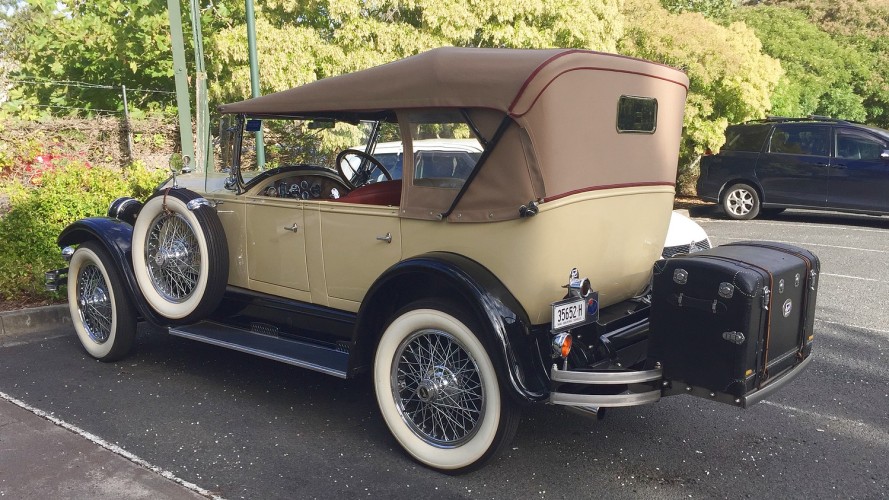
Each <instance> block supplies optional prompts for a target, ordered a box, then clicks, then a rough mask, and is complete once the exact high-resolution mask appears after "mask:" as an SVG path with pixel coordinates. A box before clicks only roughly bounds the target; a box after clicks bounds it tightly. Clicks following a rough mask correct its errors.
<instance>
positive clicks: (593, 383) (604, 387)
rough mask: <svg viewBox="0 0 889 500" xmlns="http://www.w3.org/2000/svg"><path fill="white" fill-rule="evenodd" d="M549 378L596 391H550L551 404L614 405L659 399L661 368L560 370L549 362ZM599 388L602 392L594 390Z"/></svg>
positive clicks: (628, 404) (632, 404)
mask: <svg viewBox="0 0 889 500" xmlns="http://www.w3.org/2000/svg"><path fill="white" fill-rule="evenodd" d="M550 380H552V382H553V383H554V384H557V387H558V386H560V385H562V384H577V385H581V386H584V387H583V388H584V389H588V390H587V391H585V392H595V393H596V394H588V393H583V392H558V391H553V392H551V393H550V396H549V402H550V403H552V404H557V405H565V406H573V407H581V408H587V409H589V408H590V407H592V408H603V407H610V408H614V407H620V406H637V405H644V404H648V403H654V402H655V401H657V400H659V399H661V381H662V380H663V372H662V370H661V369H660V368H655V369H652V370H641V371H577V370H560V369H559V367H558V366H557V365H553V367H552V370H550ZM599 392H604V393H605V394H598V393H599Z"/></svg>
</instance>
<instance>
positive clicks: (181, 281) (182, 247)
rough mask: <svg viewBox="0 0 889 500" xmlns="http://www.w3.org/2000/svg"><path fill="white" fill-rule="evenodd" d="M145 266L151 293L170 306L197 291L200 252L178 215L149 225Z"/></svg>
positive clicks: (194, 238)
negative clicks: (171, 303) (164, 300)
mask: <svg viewBox="0 0 889 500" xmlns="http://www.w3.org/2000/svg"><path fill="white" fill-rule="evenodd" d="M145 262H146V263H147V264H148V274H149V276H150V277H151V284H152V285H153V286H154V289H155V290H156V291H157V292H158V293H159V294H161V296H163V297H164V298H165V299H166V300H168V301H170V302H175V303H179V302H183V301H185V300H186V299H188V298H189V297H190V296H191V294H192V293H193V292H194V290H195V288H197V284H198V275H199V273H200V269H201V252H200V248H199V247H198V240H197V237H196V236H195V232H194V230H193V229H192V227H191V225H190V224H189V223H188V221H187V220H186V219H185V218H184V217H182V216H181V215H179V214H161V215H159V216H157V218H155V220H154V221H152V223H151V226H149V230H148V238H147V240H146V243H145Z"/></svg>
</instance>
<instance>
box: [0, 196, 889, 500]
mask: <svg viewBox="0 0 889 500" xmlns="http://www.w3.org/2000/svg"><path fill="white" fill-rule="evenodd" d="M692 215H693V217H694V218H695V219H696V220H697V221H698V222H699V223H701V225H702V226H703V227H704V228H705V229H706V230H707V231H708V233H709V234H710V236H711V239H712V240H713V242H714V243H715V244H723V243H728V242H732V241H738V240H744V239H764V240H772V241H785V242H788V243H793V244H797V245H801V246H805V247H807V248H809V249H811V250H813V251H815V252H816V253H817V254H818V255H819V256H820V258H821V261H822V277H821V288H820V291H819V296H818V313H817V321H816V329H815V333H816V345H815V350H814V356H815V358H814V361H813V362H812V364H811V365H810V367H809V369H808V370H807V371H806V372H804V373H803V374H802V375H800V377H799V378H798V379H797V380H796V381H794V382H793V384H791V385H790V386H789V387H787V388H786V389H785V390H783V391H781V392H779V393H778V394H776V395H775V396H774V397H770V398H769V399H768V400H766V401H764V402H763V403H760V404H758V405H755V406H754V407H753V408H751V409H749V410H740V409H737V408H733V407H729V406H725V405H720V404H716V403H713V402H709V401H704V400H701V399H696V398H692V397H688V396H677V397H671V398H665V399H663V400H661V401H660V402H658V403H656V404H653V405H647V406H641V407H635V408H624V409H612V410H609V411H608V412H607V413H606V417H605V419H604V420H602V421H593V420H588V419H585V418H583V417H580V416H577V415H574V414H571V413H568V412H565V411H564V410H562V409H560V408H557V407H553V406H546V405H541V406H535V407H532V408H530V409H528V410H527V411H526V412H525V414H524V418H523V421H522V424H521V426H520V428H519V432H518V435H517V437H516V439H515V441H514V442H513V444H512V446H511V447H510V449H508V450H507V452H506V453H504V454H503V456H501V457H500V458H498V459H497V460H495V461H494V462H492V463H491V464H490V465H488V466H487V467H485V468H484V469H482V470H480V471H477V472H474V473H471V474H467V475H463V476H456V477H454V476H447V475H443V474H439V473H436V472H433V471H430V470H428V469H426V468H424V467H422V466H419V465H417V464H416V463H414V462H413V461H411V460H410V458H408V457H407V456H405V454H404V453H403V452H402V451H401V450H400V448H399V447H398V445H397V444H396V443H395V442H394V440H393V439H392V438H391V437H390V435H389V433H388V431H387V430H386V427H385V424H384V423H383V422H382V420H381V418H380V417H379V415H378V413H377V410H376V407H375V401H374V396H373V391H372V388H371V387H370V384H369V383H368V382H367V381H364V380H355V381H344V380H339V379H336V378H333V377H328V376H325V375H321V374H318V373H314V372H309V371H306V370H302V369H299V368H295V367H291V366H288V365H283V364H280V363H274V362H271V361H267V360H264V359H260V358H255V357H252V356H249V355H246V354H241V353H237V352H232V351H227V350H224V349H221V348H217V347H214V346H209V345H204V344H200V343H195V342H191V341H188V340H185V339H180V338H177V337H171V336H169V335H166V334H163V333H160V332H157V331H147V330H144V329H143V331H141V332H140V333H139V335H138V337H137V345H136V350H135V352H134V354H133V355H132V356H130V357H128V358H127V359H125V360H123V361H120V362H117V363H112V364H107V363H99V362H97V361H94V360H93V359H91V358H90V357H89V356H87V355H86V354H85V353H84V352H83V350H82V349H81V348H80V346H79V344H78V343H77V340H76V338H75V337H74V334H73V332H71V331H70V330H60V331H59V332H57V334H55V335H48V336H47V335H44V336H36V335H32V336H22V337H20V338H18V339H17V340H10V339H5V340H4V339H3V338H0V393H3V399H4V400H6V401H5V402H3V401H0V497H4V496H5V497H8V498H47V497H53V498H87V497H88V498H103V495H104V498H142V497H141V496H140V495H142V492H143V489H142V488H143V487H144V485H145V484H146V483H150V482H151V481H155V480H156V481H160V483H161V484H160V485H159V486H157V487H158V488H160V487H162V486H163V487H170V488H172V489H171V490H158V491H157V492H152V494H151V495H149V496H151V498H188V496H198V495H200V494H203V495H218V496H220V497H223V498H264V499H265V498H359V497H361V498H367V497H383V498H411V499H414V498H417V497H422V498H572V499H575V498H590V497H593V496H596V497H604V498H782V499H785V498H807V499H808V498H868V499H869V498H884V497H886V496H889V463H887V462H889V459H887V457H889V431H887V429H889V373H887V371H886V369H885V366H886V364H887V360H889V329H887V327H886V326H885V325H887V324H889V310H887V308H885V307H884V305H883V303H884V302H885V301H886V299H887V297H889V218H874V217H861V216H838V215H836V214H817V213H812V212H796V211H789V212H787V213H785V214H783V215H781V216H778V217H775V218H773V219H757V220H754V221H745V222H734V221H728V220H725V219H723V218H721V217H719V216H718V215H716V214H712V213H709V212H706V213H700V212H694V211H693V213H692ZM59 333H61V335H59ZM9 400H15V401H16V403H17V404H12V403H9ZM18 404H21V405H23V406H26V407H27V408H29V409H30V410H25V409H22V408H21V407H20V406H18ZM35 412H36V413H38V414H43V413H42V412H45V415H47V416H48V417H50V418H51V420H48V419H47V418H45V417H42V416H38V415H36V414H35ZM84 435H86V437H84ZM88 438H89V439H88ZM92 438H95V439H92ZM97 443H99V444H97ZM77 450H82V451H77ZM106 454H112V456H113V457H117V458H116V459H114V458H109V457H106V456H105V455H106ZM121 455H123V456H121ZM53 458H55V460H56V461H53ZM115 467H121V469H120V470H118V469H116V468H115ZM63 472H64V473H65V475H64V476H62V475H61V474H62V473H63ZM63 477H64V478H67V479H64V480H63ZM72 477H73V478H74V480H73V481H74V483H76V482H77V478H78V477H79V480H80V482H81V484H80V485H79V488H80V489H73V487H71V486H69V485H71V484H72V483H71V482H70V480H71V478H72ZM177 481H178V482H177ZM183 483H184V485H183ZM63 486H64V488H71V489H63ZM165 495H166V496H165Z"/></svg>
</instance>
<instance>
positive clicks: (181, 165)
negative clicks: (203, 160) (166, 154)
mask: <svg viewBox="0 0 889 500" xmlns="http://www.w3.org/2000/svg"><path fill="white" fill-rule="evenodd" d="M168 165H169V166H170V172H171V173H172V174H173V175H176V174H179V173H183V174H187V173H189V172H191V157H190V156H188V155H183V154H182V153H173V154H171V155H170V159H169V161H168Z"/></svg>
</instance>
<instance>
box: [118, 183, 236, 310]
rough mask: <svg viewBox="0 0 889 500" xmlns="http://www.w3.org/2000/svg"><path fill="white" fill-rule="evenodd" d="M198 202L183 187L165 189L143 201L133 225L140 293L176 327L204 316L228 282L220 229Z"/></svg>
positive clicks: (198, 198) (206, 205)
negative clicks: (176, 324) (175, 324)
mask: <svg viewBox="0 0 889 500" xmlns="http://www.w3.org/2000/svg"><path fill="white" fill-rule="evenodd" d="M202 200H203V198H202V197H201V196H199V195H198V194H197V193H195V192H193V191H189V190H187V189H173V188H171V189H165V190H163V191H160V192H158V193H157V194H155V195H154V196H152V197H151V198H149V199H148V201H146V202H145V205H144V206H143V207H142V210H141V211H140V212H139V216H138V217H137V218H136V224H135V226H134V227H133V247H132V252H133V271H134V273H135V276H136V282H137V283H138V284H139V289H140V290H142V295H144V296H145V300H146V302H148V304H149V306H151V308H152V309H153V310H154V311H155V312H156V313H157V314H158V315H160V316H162V317H164V318H167V319H169V320H173V322H174V323H178V324H186V323H193V322H195V321H199V320H201V319H204V318H206V317H207V316H208V315H209V314H210V313H211V312H213V310H214V309H216V307H217V306H218V305H219V302H220V301H221V300H222V296H223V294H224V293H225V287H226V284H227V283H228V244H227V242H226V239H225V230H224V229H223V228H222V223H221V222H220V221H219V216H218V215H217V214H216V209H215V208H213V207H211V206H210V204H209V203H206V202H204V203H202V202H201V201H202ZM189 202H191V203H189Z"/></svg>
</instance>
